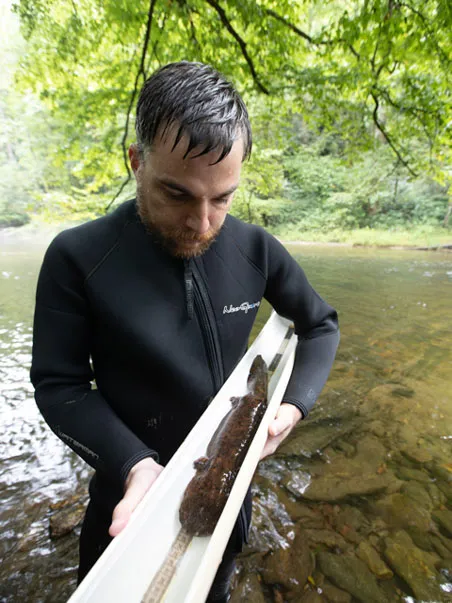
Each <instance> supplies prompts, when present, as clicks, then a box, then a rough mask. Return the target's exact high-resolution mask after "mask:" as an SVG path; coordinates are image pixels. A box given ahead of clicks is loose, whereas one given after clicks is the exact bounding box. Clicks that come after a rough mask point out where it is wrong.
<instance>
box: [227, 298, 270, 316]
mask: <svg viewBox="0 0 452 603" xmlns="http://www.w3.org/2000/svg"><path fill="white" fill-rule="evenodd" d="M260 305H261V302H260V301H258V302H254V304H250V303H249V302H243V303H241V304H240V306H233V305H232V304H230V305H229V308H228V307H227V306H225V307H224V308H223V314H233V313H234V312H245V314H248V311H249V310H253V309H254V308H259V306H260Z"/></svg>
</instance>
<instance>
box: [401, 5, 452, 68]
mask: <svg viewBox="0 0 452 603" xmlns="http://www.w3.org/2000/svg"><path fill="white" fill-rule="evenodd" d="M398 6H399V7H400V6H403V7H404V8H407V9H408V10H410V11H411V12H412V13H414V14H415V15H416V16H417V17H418V18H419V19H420V20H421V21H422V22H423V24H424V26H425V29H426V30H427V32H428V34H429V36H430V37H431V39H432V41H433V44H434V46H435V48H436V50H437V51H438V54H439V55H440V56H441V58H442V60H443V61H444V62H445V63H446V65H450V59H449V57H448V56H447V53H445V52H444V50H443V49H442V48H441V46H440V45H439V43H438V41H437V40H436V39H435V34H434V33H433V31H432V30H431V28H430V26H429V21H428V19H427V17H426V16H425V15H423V14H422V13H421V11H419V10H417V9H416V8H414V7H413V6H411V5H410V4H408V3H407V2H398Z"/></svg>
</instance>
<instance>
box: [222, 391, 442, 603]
mask: <svg viewBox="0 0 452 603" xmlns="http://www.w3.org/2000/svg"><path fill="white" fill-rule="evenodd" d="M410 385H411V386H412V387H411V386H410ZM414 385H415V387H416V390H415V389H413V387H414ZM333 398H334V393H333V392H331V391H330V392H329V399H330V403H329V404H328V403H327V402H326V403H325V402H324V403H323V405H322V407H321V408H320V409H318V410H316V411H314V412H313V413H312V417H311V418H310V419H308V420H307V421H306V422H305V423H304V424H302V425H300V426H299V427H298V428H297V430H296V432H295V433H294V434H293V436H292V437H291V438H290V440H289V441H288V442H287V443H285V444H284V445H283V446H282V448H280V450H279V451H278V453H277V455H276V456H275V457H272V458H269V459H267V460H265V461H263V462H261V464H260V466H259V470H258V473H257V475H256V479H255V482H254V486H253V491H254V509H253V511H254V519H253V525H252V528H251V534H250V541H249V544H248V546H247V547H246V549H245V550H244V552H243V554H242V556H241V558H240V564H239V569H238V572H237V575H236V581H235V589H234V594H233V596H232V599H231V603H239V602H245V601H246V602H247V603H266V602H270V601H274V602H275V603H283V602H286V601H287V602H296V603H317V602H319V603H320V602H321V601H327V602H331V603H333V602H334V603H351V602H358V601H360V602H362V603H392V602H395V601H406V602H411V603H412V602H413V601H417V602H432V603H439V602H443V601H444V602H446V601H452V455H451V449H452V437H451V435H450V434H449V433H448V432H447V431H446V430H445V429H444V426H445V425H449V426H450V425H451V419H452V409H451V412H450V413H449V415H447V416H443V417H442V418H443V421H444V422H439V423H437V422H436V421H432V420H431V410H432V408H433V409H434V408H435V400H434V399H432V398H433V397H432V394H431V392H430V391H429V387H428V385H424V386H422V385H421V384H420V383H418V382H417V383H416V384H413V383H411V384H410V382H409V380H405V381H404V383H403V384H400V383H389V384H385V385H380V386H377V387H375V388H374V389H372V390H370V391H369V392H368V394H367V395H366V396H364V397H363V399H362V400H361V401H360V402H359V403H358V404H353V406H352V408H353V410H351V409H350V406H347V405H346V404H342V405H340V404H337V403H336V404H335V403H334V400H333ZM420 400H422V402H423V404H422V405H420V404H417V402H416V401H420ZM333 408H334V412H332V410H333ZM413 413H417V419H414V418H413ZM408 416H409V417H410V425H411V427H410V429H407V417H408ZM429 419H430V421H429ZM413 424H414V425H415V426H417V431H414V430H413Z"/></svg>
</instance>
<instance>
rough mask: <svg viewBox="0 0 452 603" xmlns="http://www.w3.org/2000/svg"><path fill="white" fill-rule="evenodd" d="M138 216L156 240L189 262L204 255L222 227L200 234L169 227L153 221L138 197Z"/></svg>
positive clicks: (167, 249)
mask: <svg viewBox="0 0 452 603" xmlns="http://www.w3.org/2000/svg"><path fill="white" fill-rule="evenodd" d="M137 207H138V215H139V216H140V218H141V221H142V222H143V224H144V225H145V226H146V228H147V230H148V231H149V233H150V234H151V235H152V237H153V238H154V240H155V241H156V242H157V243H158V244H159V245H161V246H162V247H163V248H164V249H166V251H168V253H169V254H170V255H172V256H174V257H176V258H181V259H185V260H188V259H189V258H194V257H197V256H200V255H202V254H203V253H204V252H205V251H207V249H209V247H210V246H211V245H212V243H213V242H214V241H215V239H216V238H217V236H218V234H219V232H220V230H221V226H219V227H218V228H216V229H214V228H211V229H210V230H208V231H207V232H206V233H204V234H198V233H196V232H193V231H192V230H190V229H187V228H183V227H181V226H167V225H165V224H161V223H159V222H157V221H156V220H154V219H153V217H152V215H151V212H150V211H149V209H148V207H147V206H146V203H144V202H143V201H142V199H140V196H138V195H137Z"/></svg>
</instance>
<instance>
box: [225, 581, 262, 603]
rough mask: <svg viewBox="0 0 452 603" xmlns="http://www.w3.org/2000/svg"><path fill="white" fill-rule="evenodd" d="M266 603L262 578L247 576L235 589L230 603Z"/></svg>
mask: <svg viewBox="0 0 452 603" xmlns="http://www.w3.org/2000/svg"><path fill="white" fill-rule="evenodd" d="M242 601H244V602H246V603H265V597H264V594H263V592H262V588H261V582H260V576H259V575H258V574H247V575H246V576H245V577H244V578H243V579H242V580H241V581H240V582H239V583H238V585H237V586H236V587H235V588H234V590H233V592H232V596H231V598H230V599H229V603H241V602H242Z"/></svg>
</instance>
